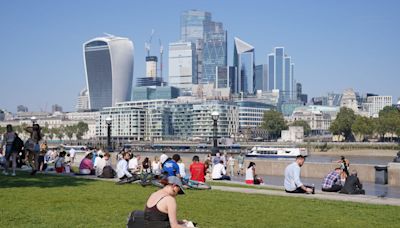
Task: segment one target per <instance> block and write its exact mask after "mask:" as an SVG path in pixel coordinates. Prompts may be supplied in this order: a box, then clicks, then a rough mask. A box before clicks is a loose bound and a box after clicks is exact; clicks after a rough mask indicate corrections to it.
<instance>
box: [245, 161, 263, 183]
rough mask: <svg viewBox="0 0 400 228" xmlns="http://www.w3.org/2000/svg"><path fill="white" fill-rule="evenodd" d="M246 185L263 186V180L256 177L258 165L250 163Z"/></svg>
mask: <svg viewBox="0 0 400 228" xmlns="http://www.w3.org/2000/svg"><path fill="white" fill-rule="evenodd" d="M245 182H246V184H261V183H263V180H262V179H261V178H260V177H258V176H257V175H256V163H254V162H250V163H249V167H247V169H246V179H245Z"/></svg>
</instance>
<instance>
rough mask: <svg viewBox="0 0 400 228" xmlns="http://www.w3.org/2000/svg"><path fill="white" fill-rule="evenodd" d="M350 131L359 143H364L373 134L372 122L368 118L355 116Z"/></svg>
mask: <svg viewBox="0 0 400 228" xmlns="http://www.w3.org/2000/svg"><path fill="white" fill-rule="evenodd" d="M351 130H352V131H353V133H354V134H355V135H356V136H358V138H360V140H361V141H364V140H365V139H368V136H370V135H372V134H373V133H374V122H373V120H372V119H370V118H368V117H365V116H359V115H357V116H356V119H355V121H354V123H353V125H352V126H351Z"/></svg>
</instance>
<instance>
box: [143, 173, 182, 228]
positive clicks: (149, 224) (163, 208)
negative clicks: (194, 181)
mask: <svg viewBox="0 0 400 228" xmlns="http://www.w3.org/2000/svg"><path fill="white" fill-rule="evenodd" d="M160 182H161V183H162V184H163V185H164V187H163V188H162V189H160V190H158V191H157V192H154V193H153V194H151V195H150V197H149V199H148V200H147V202H146V206H145V209H144V227H145V228H161V227H170V228H178V227H188V223H189V222H188V221H185V220H183V221H178V219H177V218H176V214H177V204H176V199H175V197H176V196H177V195H178V194H184V191H183V186H182V181H181V180H180V178H178V177H176V176H169V177H168V178H167V179H162V180H161V181H160Z"/></svg>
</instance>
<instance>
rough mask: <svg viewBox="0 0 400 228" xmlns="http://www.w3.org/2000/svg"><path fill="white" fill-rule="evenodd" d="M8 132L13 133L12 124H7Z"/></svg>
mask: <svg viewBox="0 0 400 228" xmlns="http://www.w3.org/2000/svg"><path fill="white" fill-rule="evenodd" d="M6 128H7V132H12V131H13V128H12V125H11V124H7V127H6Z"/></svg>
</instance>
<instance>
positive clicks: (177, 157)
mask: <svg viewBox="0 0 400 228" xmlns="http://www.w3.org/2000/svg"><path fill="white" fill-rule="evenodd" d="M172 160H174V161H175V162H178V161H179V160H181V156H179V154H174V155H172Z"/></svg>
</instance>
